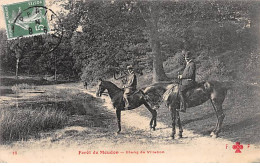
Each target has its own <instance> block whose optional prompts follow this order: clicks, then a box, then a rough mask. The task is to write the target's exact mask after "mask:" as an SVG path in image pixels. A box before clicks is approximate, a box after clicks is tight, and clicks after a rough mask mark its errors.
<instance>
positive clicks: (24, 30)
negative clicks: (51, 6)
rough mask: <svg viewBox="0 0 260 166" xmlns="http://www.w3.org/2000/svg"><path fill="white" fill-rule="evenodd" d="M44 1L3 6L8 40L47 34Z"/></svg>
mask: <svg viewBox="0 0 260 166" xmlns="http://www.w3.org/2000/svg"><path fill="white" fill-rule="evenodd" d="M44 6H45V1H44V0H37V1H25V2H20V3H13V4H8V5H3V11H4V17H5V22H6V31H7V37H8V39H15V38H17V37H21V36H23V37H26V36H34V35H40V34H44V33H48V31H49V25H48V19H47V9H46V8H44Z"/></svg>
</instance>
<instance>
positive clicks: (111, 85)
mask: <svg viewBox="0 0 260 166" xmlns="http://www.w3.org/2000/svg"><path fill="white" fill-rule="evenodd" d="M103 83H105V84H108V86H110V87H113V88H114V89H118V90H121V91H122V89H121V88H119V87H118V86H116V84H114V83H112V82H111V81H103Z"/></svg>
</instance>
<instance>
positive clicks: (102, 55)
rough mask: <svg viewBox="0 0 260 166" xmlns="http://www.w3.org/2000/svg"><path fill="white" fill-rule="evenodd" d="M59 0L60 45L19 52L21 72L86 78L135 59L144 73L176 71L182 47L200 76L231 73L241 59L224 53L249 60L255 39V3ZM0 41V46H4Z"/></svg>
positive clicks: (10, 64) (9, 63)
mask: <svg viewBox="0 0 260 166" xmlns="http://www.w3.org/2000/svg"><path fill="white" fill-rule="evenodd" d="M60 2H61V3H60V5H61V7H62V10H61V11H60V13H58V15H59V17H60V18H61V20H62V25H63V26H64V29H65V35H64V38H63V41H62V43H61V44H60V46H59V47H58V49H57V50H55V51H54V52H53V53H52V54H48V55H44V54H41V53H39V52H38V53H30V54H26V53H24V54H23V58H22V59H21V62H20V63H21V72H27V73H32V74H35V73H41V74H43V73H44V74H54V73H56V72H57V74H62V75H65V76H66V77H70V76H81V78H82V79H83V80H85V81H93V80H95V79H97V78H98V77H106V78H108V77H111V76H112V75H113V73H114V72H118V71H120V70H123V69H125V67H126V65H127V64H134V66H135V67H136V68H139V69H146V71H149V72H151V71H153V72H154V71H157V69H158V72H156V73H155V75H157V76H158V75H159V76H160V77H163V75H164V71H163V70H165V71H166V72H167V73H169V74H170V75H168V76H171V75H172V76H176V74H177V72H178V71H181V68H182V67H183V63H182V62H181V63H180V62H179V59H180V58H181V56H180V54H179V53H180V52H181V50H183V49H186V50H189V51H191V52H192V54H193V56H194V58H195V59H196V61H197V63H198V68H201V69H199V70H198V71H200V73H199V74H202V73H201V72H204V71H205V73H208V74H205V73H204V74H203V75H204V76H203V78H205V79H206V78H209V75H210V73H214V74H218V75H229V74H231V73H232V71H231V70H230V69H228V66H232V67H235V68H237V67H239V66H240V65H238V66H237V65H234V66H233V65H232V63H233V62H232V61H231V60H230V59H233V58H236V59H238V58H240V59H241V61H250V60H248V59H251V58H252V57H251V56H250V55H251V53H254V54H256V52H257V48H258V44H259V33H258V32H259V18H258V15H259V11H260V10H259V5H260V3H259V2H257V1H231V0H230V1H136V0H130V1H129V0H125V1H119V0H115V1H74V0H68V1H67V2H66V3H62V1H60ZM1 35H2V36H5V35H4V32H1ZM24 40H29V39H24ZM3 41H4V40H2V41H1V43H0V47H1V48H9V46H8V43H7V42H3ZM36 46H37V44H36ZM243 54H245V55H246V56H242V55H243ZM7 55H12V56H7ZM14 56H15V53H14V52H13V51H12V50H8V49H4V50H3V51H1V68H2V69H4V70H7V71H10V70H11V69H13V68H14ZM225 59H228V60H225ZM169 60H170V61H171V62H164V61H169ZM3 62H4V63H3ZM163 63H164V66H163V65H162V64H163ZM31 64H34V65H31ZM220 66H221V67H220ZM242 66H243V65H242ZM162 67H164V68H162ZM209 68H212V69H209ZM213 68H215V69H213ZM153 69H154V70H153ZM155 69H156V70H155ZM220 70H221V71H220ZM209 71H210V72H209ZM206 75H207V76H206ZM231 75H232V79H233V78H234V79H235V78H237V77H236V76H235V75H236V74H231ZM153 77H155V76H153ZM158 79H161V78H158Z"/></svg>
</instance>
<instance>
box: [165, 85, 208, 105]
mask: <svg viewBox="0 0 260 166" xmlns="http://www.w3.org/2000/svg"><path fill="white" fill-rule="evenodd" d="M204 84H205V82H201V83H197V82H196V84H194V86H192V87H191V88H188V89H187V90H186V92H185V94H183V95H184V96H185V97H186V98H189V97H190V96H191V95H192V94H193V93H194V92H195V91H202V92H204V91H205V85H204ZM178 92H179V86H176V84H173V85H171V86H170V87H169V89H168V90H166V92H165V93H164V95H163V100H165V101H167V100H168V98H169V96H170V94H172V93H176V94H177V93H178Z"/></svg>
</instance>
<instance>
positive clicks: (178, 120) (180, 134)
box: [177, 111, 183, 138]
mask: <svg viewBox="0 0 260 166" xmlns="http://www.w3.org/2000/svg"><path fill="white" fill-rule="evenodd" d="M177 123H178V126H179V138H182V133H183V129H182V124H181V118H180V113H179V111H177Z"/></svg>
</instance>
